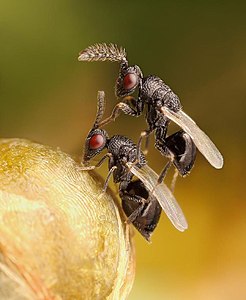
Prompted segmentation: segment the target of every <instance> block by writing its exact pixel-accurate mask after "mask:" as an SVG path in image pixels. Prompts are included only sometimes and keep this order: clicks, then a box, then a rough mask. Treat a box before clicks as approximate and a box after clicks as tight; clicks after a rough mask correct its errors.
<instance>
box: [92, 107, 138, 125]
mask: <svg viewBox="0 0 246 300" xmlns="http://www.w3.org/2000/svg"><path fill="white" fill-rule="evenodd" d="M121 112H123V113H124V114H126V115H129V116H134V117H135V116H138V115H139V114H138V112H137V111H136V110H135V109H133V108H132V107H131V106H130V105H128V104H127V103H124V102H120V103H118V104H116V106H115V107H114V109H113V111H112V113H111V115H110V116H109V117H108V118H106V119H105V120H103V121H101V122H100V123H99V124H98V127H102V126H104V125H106V124H108V123H110V122H112V121H115V119H116V118H117V117H118V116H119V114H120V113H121Z"/></svg>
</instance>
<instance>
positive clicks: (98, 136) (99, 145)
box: [83, 128, 109, 162]
mask: <svg viewBox="0 0 246 300" xmlns="http://www.w3.org/2000/svg"><path fill="white" fill-rule="evenodd" d="M108 138H109V137H108V134H107V132H106V131H105V130H103V129H98V128H96V129H92V130H91V131H90V132H89V134H88V136H87V138H86V141H85V148H84V160H83V161H84V162H87V161H89V160H90V159H91V158H92V157H94V156H95V155H97V154H99V153H101V152H102V151H103V149H105V148H106V147H107V141H108Z"/></svg>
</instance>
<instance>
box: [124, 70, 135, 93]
mask: <svg viewBox="0 0 246 300" xmlns="http://www.w3.org/2000/svg"><path fill="white" fill-rule="evenodd" d="M137 82H138V80H137V75H136V74H134V73H128V74H127V75H126V76H125V77H124V80H123V84H124V88H125V89H126V90H130V89H132V88H134V86H136V85H137Z"/></svg>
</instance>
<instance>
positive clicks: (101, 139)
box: [82, 91, 188, 241]
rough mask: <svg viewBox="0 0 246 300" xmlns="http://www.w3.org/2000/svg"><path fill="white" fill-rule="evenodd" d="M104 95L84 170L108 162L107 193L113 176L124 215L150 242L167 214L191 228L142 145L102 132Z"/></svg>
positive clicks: (88, 142) (176, 223)
mask: <svg viewBox="0 0 246 300" xmlns="http://www.w3.org/2000/svg"><path fill="white" fill-rule="evenodd" d="M104 97H105V95H104V92H102V91H101V92H98V105H97V115H96V120H95V122H94V125H93V127H92V129H91V130H90V132H89V133H88V136H87V138H86V141H85V147H84V158H83V163H84V165H85V167H82V170H91V169H94V168H96V167H99V166H101V165H102V163H103V162H104V161H105V160H106V159H108V168H109V172H108V175H107V178H106V180H105V183H104V187H103V191H106V189H107V187H108V183H109V179H110V177H111V175H112V176H113V180H114V182H115V183H118V184H119V195H120V198H121V200H122V207H123V211H124V212H125V214H126V216H127V217H128V222H131V223H132V224H133V225H134V226H135V228H136V229H137V230H138V231H139V232H140V233H141V234H142V236H143V237H144V238H145V239H146V240H147V241H150V236H151V234H152V233H153V231H154V229H155V228H156V226H157V224H158V221H159V219H160V215H161V211H162V210H164V211H165V213H166V214H167V216H168V218H169V219H170V221H171V222H172V224H173V225H174V226H175V227H176V228H177V229H178V230H180V231H184V230H185V229H187V228H188V225H187V222H186V219H185V217H184V214H183V212H182V210H181V208H180V206H179V204H178V203H177V201H176V199H175V198H174V196H173V194H172V192H171V191H170V190H169V189H168V187H167V186H166V185H165V184H164V183H158V177H159V176H158V175H157V174H156V173H155V172H154V171H153V170H152V169H151V168H150V167H149V166H148V165H147V162H146V159H145V156H144V154H143V152H142V151H141V150H140V149H138V145H136V144H134V142H133V141H132V140H131V139H129V138H127V137H125V136H122V135H114V136H112V137H109V135H108V133H107V132H106V131H105V130H104V129H101V128H99V124H100V121H101V119H102V116H103V113H104V108H105V100H104V99H105V98H104ZM105 149H106V150H107V152H106V154H105V155H104V156H103V157H102V158H101V159H100V160H99V162H98V163H97V164H96V165H95V166H86V165H87V164H88V162H89V161H90V160H91V159H92V158H93V157H95V156H96V155H98V154H100V153H101V152H102V151H103V150H105Z"/></svg>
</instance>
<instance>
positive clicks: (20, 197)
mask: <svg viewBox="0 0 246 300" xmlns="http://www.w3.org/2000/svg"><path fill="white" fill-rule="evenodd" d="M79 167H80V166H79V164H77V163H76V162H75V161H74V160H73V159H72V158H71V157H69V156H68V155H67V154H65V153H63V152H62V151H60V150H59V149H58V150H52V149H51V148H49V147H47V146H43V145H39V144H36V143H32V142H30V141H27V140H20V139H1V140H0V299H1V300H5V299H8V300H10V299H18V300H22V299H23V300H24V299H25V300H26V299H28V300H29V299H32V300H40V299H42V300H51V299H52V300H58V299H59V300H61V299H64V300H65V299H69V300H70V299H71V300H75V299H76V300H79V299H83V300H85V299H126V297H127V295H128V294H129V292H130V290H131V287H132V284H133V279H134V270H135V259H134V249H133V247H132V243H131V234H130V233H129V226H128V225H126V224H125V220H124V217H123V215H122V213H121V210H120V207H118V205H117V200H116V199H115V198H114V196H113V195H112V193H104V194H102V183H101V182H100V180H99V179H98V178H96V177H95V178H94V177H92V176H91V175H90V174H89V173H88V172H85V171H81V170H80V168H79Z"/></svg>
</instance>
